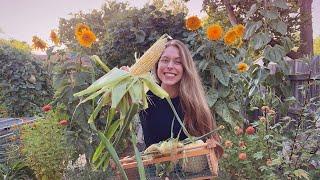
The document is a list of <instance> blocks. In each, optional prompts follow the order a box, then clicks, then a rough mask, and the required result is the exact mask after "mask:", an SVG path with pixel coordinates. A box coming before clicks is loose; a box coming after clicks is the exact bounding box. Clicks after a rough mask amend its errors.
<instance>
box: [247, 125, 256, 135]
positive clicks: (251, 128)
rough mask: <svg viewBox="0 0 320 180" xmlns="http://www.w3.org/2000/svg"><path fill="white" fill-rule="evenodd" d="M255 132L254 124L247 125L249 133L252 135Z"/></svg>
mask: <svg viewBox="0 0 320 180" xmlns="http://www.w3.org/2000/svg"><path fill="white" fill-rule="evenodd" d="M254 132H255V129H254V127H253V126H249V127H247V129H246V133H247V134H249V135H252V134H254Z"/></svg>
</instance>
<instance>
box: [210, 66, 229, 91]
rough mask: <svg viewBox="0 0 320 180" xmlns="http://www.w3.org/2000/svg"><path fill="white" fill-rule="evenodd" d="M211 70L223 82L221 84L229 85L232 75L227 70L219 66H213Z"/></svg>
mask: <svg viewBox="0 0 320 180" xmlns="http://www.w3.org/2000/svg"><path fill="white" fill-rule="evenodd" d="M211 71H212V73H213V75H214V76H215V77H216V78H217V79H218V80H219V81H220V82H221V84H223V85H224V86H228V84H229V79H230V76H229V73H228V71H227V70H225V69H221V68H220V67H219V66H212V67H211Z"/></svg>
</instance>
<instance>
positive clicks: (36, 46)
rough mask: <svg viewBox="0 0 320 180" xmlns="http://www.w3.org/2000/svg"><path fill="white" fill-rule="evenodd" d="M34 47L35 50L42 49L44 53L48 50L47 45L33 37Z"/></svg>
mask: <svg viewBox="0 0 320 180" xmlns="http://www.w3.org/2000/svg"><path fill="white" fill-rule="evenodd" d="M32 47H33V49H36V50H37V49H40V50H42V51H43V50H45V49H46V48H47V43H46V42H44V41H43V40H42V39H40V38H39V37H37V36H32Z"/></svg>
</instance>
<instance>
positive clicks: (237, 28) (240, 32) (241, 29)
mask: <svg viewBox="0 0 320 180" xmlns="http://www.w3.org/2000/svg"><path fill="white" fill-rule="evenodd" d="M233 29H234V31H235V32H236V33H237V36H238V38H242V36H243V33H244V31H245V27H244V26H243V25H242V24H238V25H236V26H235V27H234V28H233Z"/></svg>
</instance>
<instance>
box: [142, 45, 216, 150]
mask: <svg viewBox="0 0 320 180" xmlns="http://www.w3.org/2000/svg"><path fill="white" fill-rule="evenodd" d="M155 76H156V79H157V80H158V82H159V84H160V85H161V87H162V88H163V89H164V90H166V91H167V92H168V94H169V95H170V97H171V100H172V102H173V104H174V106H175V109H176V110H177V112H178V114H179V117H180V119H181V120H183V121H184V124H185V127H186V128H187V130H188V132H189V133H190V134H191V135H192V136H201V135H204V134H206V133H208V132H210V131H212V130H213V129H215V128H216V123H215V120H214V119H213V117H212V114H211V112H210V109H209V107H208V105H207V102H206V99H205V95H204V90H203V87H202V84H201V80H200V77H199V75H198V72H197V70H196V67H195V64H194V62H193V59H192V57H191V53H190V51H189V50H188V48H187V47H186V46H185V45H184V44H183V43H182V42H181V41H179V40H171V41H169V42H168V43H167V44H166V48H165V50H164V51H163V53H162V55H161V57H160V59H159V61H158V62H157V64H156V66H155ZM148 94H149V97H150V101H149V107H148V108H147V109H146V110H145V111H142V112H140V114H139V116H140V119H141V124H142V129H143V134H144V141H145V144H146V147H148V146H150V145H151V144H155V143H158V142H160V141H164V140H166V139H168V138H170V137H172V135H173V137H177V136H179V139H180V140H183V139H185V138H186V135H185V134H184V133H183V131H182V130H181V126H180V124H179V122H178V121H177V120H176V119H175V116H174V114H173V111H172V110H171V108H170V106H169V104H168V102H167V101H166V100H165V99H160V98H159V97H157V96H155V95H154V94H152V93H151V92H148ZM171 130H172V131H171Z"/></svg>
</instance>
